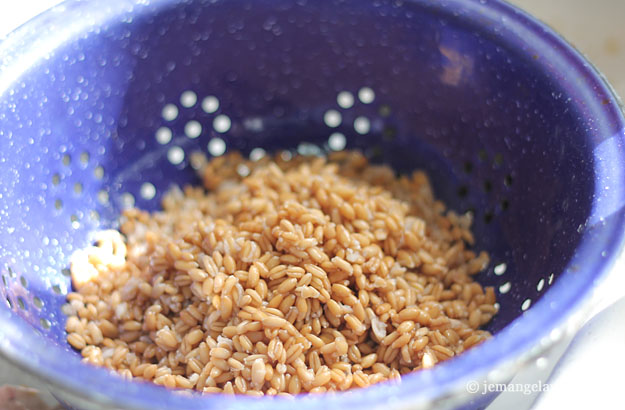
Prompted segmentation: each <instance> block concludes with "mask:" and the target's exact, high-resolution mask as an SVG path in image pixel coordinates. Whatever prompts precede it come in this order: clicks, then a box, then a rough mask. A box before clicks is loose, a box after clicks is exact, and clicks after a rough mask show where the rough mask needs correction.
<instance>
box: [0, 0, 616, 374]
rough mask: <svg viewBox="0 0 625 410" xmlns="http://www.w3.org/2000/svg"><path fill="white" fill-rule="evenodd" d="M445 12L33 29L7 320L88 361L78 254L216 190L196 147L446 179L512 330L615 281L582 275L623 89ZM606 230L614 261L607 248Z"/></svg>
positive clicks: (9, 102) (11, 112) (3, 249)
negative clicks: (340, 161)
mask: <svg viewBox="0 0 625 410" xmlns="http://www.w3.org/2000/svg"><path fill="white" fill-rule="evenodd" d="M430 3H431V2H427V1H401V0H394V1H372V2H369V1H367V2H363V1H356V0H347V1H315V2H312V1H308V2H307V1H305V0H297V1H286V0H273V1H264V0H261V1H259V0H256V1H250V0H228V1H166V0H161V1H154V2H151V3H149V4H148V2H143V3H135V4H134V5H133V6H130V5H129V4H130V2H127V1H110V2H106V5H104V2H96V1H91V2H89V1H88V2H82V3H80V2H72V1H70V2H67V3H66V4H65V6H63V7H61V8H59V9H58V10H57V11H55V12H51V13H48V14H47V15H45V16H43V17H40V18H39V19H38V20H37V21H35V22H34V23H32V26H33V27H35V26H36V27H37V28H38V30H40V31H39V34H38V36H39V37H38V38H39V39H38V40H36V41H35V40H33V39H32V38H30V37H29V36H28V35H27V34H25V31H24V30H25V29H22V32H21V34H20V33H18V37H17V38H18V39H17V40H13V43H14V44H13V45H10V46H5V48H4V49H3V52H5V53H9V52H10V53H11V56H10V58H9V59H8V60H5V62H4V63H3V66H1V67H2V71H0V85H2V89H0V93H1V98H0V135H1V136H2V138H1V139H0V145H1V149H0V175H1V176H2V179H3V181H2V184H1V185H0V233H1V235H0V276H1V280H0V305H2V307H0V313H1V314H2V315H5V316H6V317H7V318H10V320H12V321H19V322H20V323H22V321H23V322H26V323H28V324H29V325H30V326H32V327H33V328H34V329H36V331H37V333H38V335H39V336H38V338H39V339H38V343H40V344H41V346H47V347H50V348H53V349H54V352H57V354H60V355H62V357H63V358H64V360H67V361H69V362H76V361H78V360H79V355H78V354H77V353H76V352H74V351H72V350H71V349H70V347H69V346H68V345H67V344H66V342H65V332H64V322H65V317H64V316H63V314H62V313H61V310H60V308H61V306H62V304H63V303H64V301H65V295H66V294H67V292H69V291H70V288H71V284H70V278H69V276H68V270H67V267H68V260H69V257H70V255H71V253H72V251H74V250H75V249H77V248H80V247H83V246H86V245H88V244H89V243H90V241H91V239H92V233H93V232H94V231H96V230H98V229H102V228H107V227H111V226H115V224H116V216H117V215H118V213H119V211H120V210H121V209H123V208H124V207H126V206H130V205H133V204H134V205H136V206H138V207H140V208H144V209H157V208H158V207H159V201H160V198H161V197H162V195H163V194H164V193H165V192H166V191H167V190H168V189H169V188H170V187H171V186H172V184H184V183H193V182H197V180H196V178H195V173H194V170H193V166H192V165H193V164H191V163H190V154H191V152H193V151H197V150H199V151H202V152H204V153H206V154H207V155H209V156H219V155H222V154H223V153H224V151H231V150H241V151H243V152H244V153H245V154H246V155H251V156H252V157H259V156H261V155H263V153H264V152H271V151H275V150H278V149H290V150H292V151H293V152H299V153H309V154H316V153H321V152H324V151H331V150H342V149H361V150H363V151H365V152H366V153H367V155H368V156H369V157H370V158H371V159H372V161H377V162H384V163H388V164H390V165H392V166H393V167H394V168H395V169H396V170H397V172H400V173H403V172H410V171H412V170H414V169H424V170H426V171H427V172H428V174H429V175H430V177H431V179H432V183H433V186H434V188H435V191H436V194H437V195H438V197H439V198H440V199H442V200H443V201H445V202H446V203H447V204H448V205H449V207H450V208H451V209H453V210H455V211H458V212H465V211H471V212H473V214H474V219H475V223H474V233H475V236H476V239H477V244H476V246H475V248H476V249H478V250H481V249H485V250H487V251H488V252H489V253H490V255H491V264H490V266H489V267H488V269H487V270H486V271H485V272H483V273H482V274H480V275H479V276H478V280H479V281H480V282H481V283H482V284H484V285H490V286H495V289H496V293H497V298H498V302H499V304H500V313H499V314H498V315H497V316H496V317H495V318H494V319H493V320H492V322H491V323H490V324H489V325H488V329H489V330H491V331H492V332H494V333H498V332H499V331H500V330H502V329H504V328H505V327H506V326H507V325H509V324H510V323H512V322H513V321H514V320H515V319H517V318H519V317H520V316H521V315H523V313H524V311H526V310H528V308H529V310H530V311H532V310H533V308H530V306H534V305H536V304H537V303H538V302H539V301H540V300H541V298H542V296H543V295H544V294H549V293H550V288H551V287H552V286H555V285H557V284H560V283H563V282H565V281H567V282H573V283H575V281H576V280H577V281H580V280H584V281H588V280H592V279H593V278H594V277H595V276H596V277H598V275H599V274H600V273H601V271H602V270H601V269H596V272H591V270H590V269H586V265H583V266H582V265H579V266H578V270H577V271H575V269H567V267H568V268H571V261H572V260H573V259H574V258H575V256H576V255H578V251H579V249H578V244H580V241H581V239H582V238H583V237H584V235H589V233H588V232H589V229H588V223H589V222H591V223H594V222H597V221H596V220H593V218H592V215H593V213H592V211H593V209H595V210H596V206H595V205H596V204H595V202H596V196H595V192H596V191H597V190H598V189H599V188H600V187H598V186H597V184H598V176H597V174H596V170H595V169H596V168H597V167H598V166H600V164H598V163H597V161H599V160H603V159H602V158H599V159H598V157H597V149H598V147H600V146H602V145H601V144H602V143H604V142H606V141H608V147H607V149H606V145H605V144H604V145H603V147H604V148H602V149H603V151H606V154H609V153H610V152H611V151H612V150H611V149H610V148H609V147H610V145H609V139H610V138H609V137H612V136H614V135H615V134H617V133H618V132H620V129H619V127H620V126H621V124H620V123H619V122H618V121H620V120H619V118H620V117H618V115H617V114H615V111H616V108H615V104H614V102H613V99H612V96H611V95H610V94H609V91H607V90H606V89H605V87H603V86H602V85H600V86H596V84H595V83H593V81H598V79H597V78H594V77H592V76H590V74H588V73H586V74H587V77H586V78H584V77H579V79H578V80H575V81H574V80H573V79H572V78H571V77H569V76H568V75H569V74H570V75H573V74H576V75H579V73H578V72H577V71H575V70H582V69H581V68H579V67H577V66H576V65H575V64H579V61H577V60H575V59H573V57H571V58H572V60H571V61H572V62H570V61H569V62H567V61H565V60H563V59H562V58H560V54H558V53H564V52H565V51H566V47H567V46H565V45H563V44H562V43H559V40H557V39H554V38H551V37H549V36H550V35H551V34H544V33H543V34H540V35H542V36H546V37H545V38H542V37H540V35H539V34H532V35H533V36H535V38H534V37H531V36H530V37H528V38H523V37H522V35H521V34H522V32H521V31H519V30H520V29H515V28H514V27H516V26H515V25H517V26H518V25H523V24H530V25H531V24H534V23H531V22H528V21H529V20H528V21H525V20H524V19H526V17H525V16H517V17H515V18H516V19H518V20H514V18H513V17H512V16H513V14H514V13H512V11H511V9H510V8H509V7H508V6H504V5H501V4H499V3H496V4H495V5H490V6H489V5H484V4H477V2H475V4H474V2H467V1H453V2H451V3H450V4H449V5H431V4H430ZM478 9H479V10H482V11H483V13H481V14H480V13H477V12H476V10H478ZM489 13H491V14H489ZM493 13H495V14H494V15H495V17H497V20H496V19H495V17H493V15H492V14H493ZM497 13H503V14H504V15H509V18H510V20H509V21H508V22H505V21H503V22H502V21H499V20H498V18H499V17H498V16H499V14H497ZM506 13H508V14H506ZM490 19H492V21H491V20H490ZM506 24H508V25H511V27H512V28H510V27H508V26H507V25H506ZM515 30H517V31H515ZM20 36H21V37H20ZM46 36H47V38H46ZM536 36H537V37H536ZM541 41H542V43H541ZM549 42H552V43H553V44H551V43H550V45H551V47H552V48H545V44H546V43H549ZM544 43H545V44H544ZM523 44H524V45H525V49H522V47H521V45H523ZM20 46H21V47H20ZM11 47H12V48H11ZM541 47H542V48H541ZM7 50H8V51H7ZM563 50H564V51H563ZM566 52H569V53H573V52H572V51H570V50H569V51H566ZM556 57H557V58H560V59H559V60H558V59H557V58H556ZM574 57H576V58H579V57H577V56H576V55H574ZM24 61H27V62H30V64H29V65H28V66H27V67H21V68H22V70H18V69H17V68H16V66H17V65H18V63H19V62H22V63H23V62H24ZM567 67H568V68H567ZM567 69H568V70H569V71H570V72H573V71H575V72H574V73H573V74H571V73H567V72H566V71H563V70H567ZM16 70H17V71H16ZM593 75H594V74H593ZM589 76H590V77H589ZM576 81H577V82H576ZM576 87H577V88H576ZM584 87H585V88H584ZM582 88H583V89H584V91H576V90H581V89H582ZM593 88H594V89H593ZM601 101H603V105H601V103H600V102H601ZM598 102H599V103H598ZM603 151H602V152H603ZM617 154H618V155H622V153H621V152H620V151H619V152H617ZM617 154H614V155H617ZM593 204H595V205H593ZM606 206H607V208H606ZM593 207H594V208H593ZM601 209H603V210H607V211H605V212H604V214H602V215H603V216H605V218H604V220H603V221H602V222H606V221H607V222H609V221H610V214H611V213H612V211H619V212H620V213H619V212H617V213H616V214H613V218H616V216H614V215H617V216H618V217H619V218H620V217H621V214H622V211H621V209H620V208H618V207H614V206H612V205H605V206H604V207H603V208H601V207H600V210H601ZM608 211H610V212H608ZM594 235H595V236H596V238H595V240H596V242H595V248H593V249H594V250H593V252H594V253H592V255H594V256H593V258H594V259H592V260H588V261H586V262H587V263H595V264H597V263H602V262H601V258H599V256H598V255H599V253H600V252H601V251H602V250H604V249H608V248H607V247H606V246H607V245H606V243H607V242H606V241H607V239H605V238H607V236H606V235H608V233H605V232H603V231H601V229H599V228H598V230H596V232H595V233H594ZM597 247H603V248H601V249H599V248H597ZM603 256H606V255H603ZM580 266H581V268H580ZM596 266H599V265H596ZM580 269H581V271H582V272H583V274H580V273H579V272H580ZM578 285H579V284H578ZM560 286H565V284H562V285H560ZM580 286H581V285H580ZM545 308H546V309H547V308H548V307H545ZM566 308H567V307H566V306H562V305H559V306H556V307H555V308H553V307H552V309H556V310H557V309H559V310H566ZM9 312H10V313H9ZM18 318H19V319H18ZM20 326H22V325H20ZM5 337H6V336H5ZM530 337H531V336H530ZM8 338H11V335H9V336H8ZM492 343H497V337H496V338H495V340H494V341H493V342H492ZM470 360H479V357H478V356H473V358H472V359H470ZM449 366H454V363H453V360H452V362H451V363H450V364H449ZM452 368H453V367H452ZM90 371H91V370H90Z"/></svg>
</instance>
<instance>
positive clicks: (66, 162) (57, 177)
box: [51, 151, 108, 229]
mask: <svg viewBox="0 0 625 410" xmlns="http://www.w3.org/2000/svg"><path fill="white" fill-rule="evenodd" d="M90 159H91V155H90V154H89V153H88V152H87V151H83V152H81V153H80V155H79V156H78V165H79V166H80V167H81V168H82V169H86V168H87V166H88V165H89V161H90ZM61 163H62V165H63V166H64V167H69V166H70V165H71V163H72V157H71V155H69V154H64V155H63V156H62V157H61ZM93 176H94V178H95V179H97V180H102V179H103V178H104V168H103V167H102V166H101V165H96V166H95V167H94V169H93ZM51 179H52V185H53V186H55V187H57V186H59V185H60V183H61V180H62V176H61V174H60V173H58V172H55V173H53V174H52V178H51ZM83 191H84V185H83V184H82V182H75V183H74V184H73V185H72V192H73V194H74V195H75V196H78V197H79V196H81V195H82V194H83ZM98 199H99V200H100V198H99V197H98ZM100 203H102V204H103V205H106V204H107V203H108V198H107V199H106V201H102V200H100ZM54 209H55V210H56V211H58V212H59V213H60V212H61V211H62V210H63V200H62V199H60V198H57V199H55V200H54ZM89 218H90V219H91V222H92V223H94V224H95V225H96V226H97V225H98V224H99V221H100V214H99V213H98V212H97V211H91V212H90V213H89ZM79 219H80V218H79V217H78V216H77V215H71V216H70V223H71V227H72V228H73V229H78V228H79V227H80V221H79Z"/></svg>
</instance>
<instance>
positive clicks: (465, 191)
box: [457, 150, 513, 224]
mask: <svg viewBox="0 0 625 410" xmlns="http://www.w3.org/2000/svg"><path fill="white" fill-rule="evenodd" d="M478 158H479V162H481V163H485V162H487V161H488V154H487V153H486V151H485V150H480V151H479V152H478ZM491 165H492V168H493V169H498V168H500V167H501V166H502V165H503V155H502V154H500V153H497V154H495V155H494V157H493V162H492V164H491ZM474 168H475V166H474V164H473V162H471V161H466V162H465V163H464V164H463V170H464V172H465V174H467V175H469V174H471V173H472V172H473V170H474ZM512 180H513V178H512V175H510V174H507V175H506V176H505V177H504V178H503V180H502V182H503V185H504V186H505V187H509V186H511V185H512ZM493 187H494V186H493V181H492V180H491V179H484V180H483V181H482V189H483V191H484V192H485V193H486V194H489V193H491V192H492V191H493ZM457 194H458V197H460V198H466V197H467V196H468V195H469V187H468V186H467V185H461V186H460V187H459V188H458V191H457ZM509 208H510V202H509V201H508V199H506V198H502V199H501V200H500V201H499V204H498V205H497V207H496V208H495V209H487V210H485V211H484V214H483V218H484V223H486V224H489V223H490V222H491V221H492V220H493V219H494V217H495V214H496V213H497V212H498V211H499V212H504V211H507V210H508V209H509ZM469 211H473V212H474V210H472V209H469Z"/></svg>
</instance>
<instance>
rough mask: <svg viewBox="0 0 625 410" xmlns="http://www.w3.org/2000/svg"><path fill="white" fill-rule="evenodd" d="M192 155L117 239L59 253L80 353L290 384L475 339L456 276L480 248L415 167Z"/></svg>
mask: <svg viewBox="0 0 625 410" xmlns="http://www.w3.org/2000/svg"><path fill="white" fill-rule="evenodd" d="M195 160H196V163H197V158H195ZM200 162H201V161H200ZM200 165H201V172H202V175H203V179H204V183H205V186H206V188H207V189H208V191H207V190H205V189H203V188H199V187H187V188H185V190H184V193H183V192H181V191H180V190H179V189H176V190H173V191H171V192H169V193H168V194H167V196H166V197H165V199H164V200H163V211H161V212H155V213H148V212H144V211H140V210H138V209H131V210H128V211H126V212H125V213H124V215H123V217H122V224H121V232H122V233H123V234H124V235H125V238H124V237H122V236H121V235H120V234H119V233H118V232H116V231H106V232H104V233H103V234H102V235H101V237H100V238H99V241H98V243H97V244H96V246H94V247H92V248H89V249H86V250H83V251H81V252H78V253H76V254H75V255H74V258H73V260H72V266H71V271H72V277H73V280H74V286H75V289H76V292H75V293H71V294H69V296H68V300H69V304H68V305H67V308H68V309H67V310H68V311H69V314H70V317H69V319H68V320H67V326H66V329H67V331H68V338H67V339H68V341H69V343H70V344H71V345H72V346H73V347H74V348H76V349H79V350H81V352H82V356H83V357H84V360H85V361H87V362H89V363H93V364H96V365H101V366H106V367H108V368H111V369H115V370H116V371H118V372H119V373H121V374H122V375H123V376H125V377H127V378H133V377H136V378H142V379H146V380H151V381H153V382H154V383H157V384H160V385H164V386H167V387H171V388H188V389H196V390H199V391H203V392H225V393H247V394H253V395H262V394H287V393H290V394H296V393H300V392H324V391H330V390H345V389H349V388H353V387H366V386H369V385H371V384H373V383H377V382H380V381H383V380H387V379H396V378H399V377H400V375H401V374H404V373H407V372H411V371H414V370H417V369H423V368H429V367H431V366H433V365H435V364H436V363H438V362H440V361H443V360H447V359H449V358H451V357H453V356H456V355H458V354H460V353H462V352H463V351H464V350H466V349H468V348H470V347H471V346H474V345H476V344H477V343H480V342H481V341H483V340H485V339H486V338H488V337H489V336H490V335H489V333H488V332H486V331H483V330H479V327H480V326H481V325H484V324H485V323H487V322H488V321H489V320H490V319H491V318H492V316H493V315H494V314H495V313H496V311H497V308H496V305H495V294H494V291H493V289H492V288H485V289H483V288H482V286H480V284H478V283H477V282H475V281H474V280H473V279H472V275H474V274H475V273H477V272H479V271H480V270H482V269H484V267H485V266H486V264H487V262H488V256H487V255H486V253H484V252H482V253H480V254H479V255H476V254H475V253H474V252H473V251H471V250H469V249H467V248H468V245H471V244H473V236H472V234H471V232H470V231H469V226H470V223H471V219H470V216H467V215H465V216H458V215H456V214H454V213H453V212H446V211H445V206H444V205H443V204H442V203H441V202H439V201H436V200H435V199H434V197H433V194H432V189H431V187H430V185H429V182H428V179H427V177H426V176H425V175H424V174H423V173H422V172H415V173H414V174H413V175H412V176H402V177H400V178H397V177H396V176H395V175H394V173H393V172H392V171H391V170H390V169H389V168H388V167H384V166H373V165H370V164H368V163H367V160H366V159H365V158H364V157H363V156H362V155H361V154H359V153H356V152H343V153H338V154H336V155H333V156H330V158H329V159H325V158H304V157H299V156H296V157H294V158H289V155H288V154H287V155H285V154H284V153H283V154H282V155H277V156H276V157H274V158H268V157H265V158H264V159H261V160H259V161H256V162H252V161H247V160H244V159H243V158H242V157H241V156H240V155H239V154H237V153H234V154H229V155H226V156H224V157H220V158H216V159H214V160H212V161H210V162H206V161H204V162H203V163H200Z"/></svg>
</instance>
